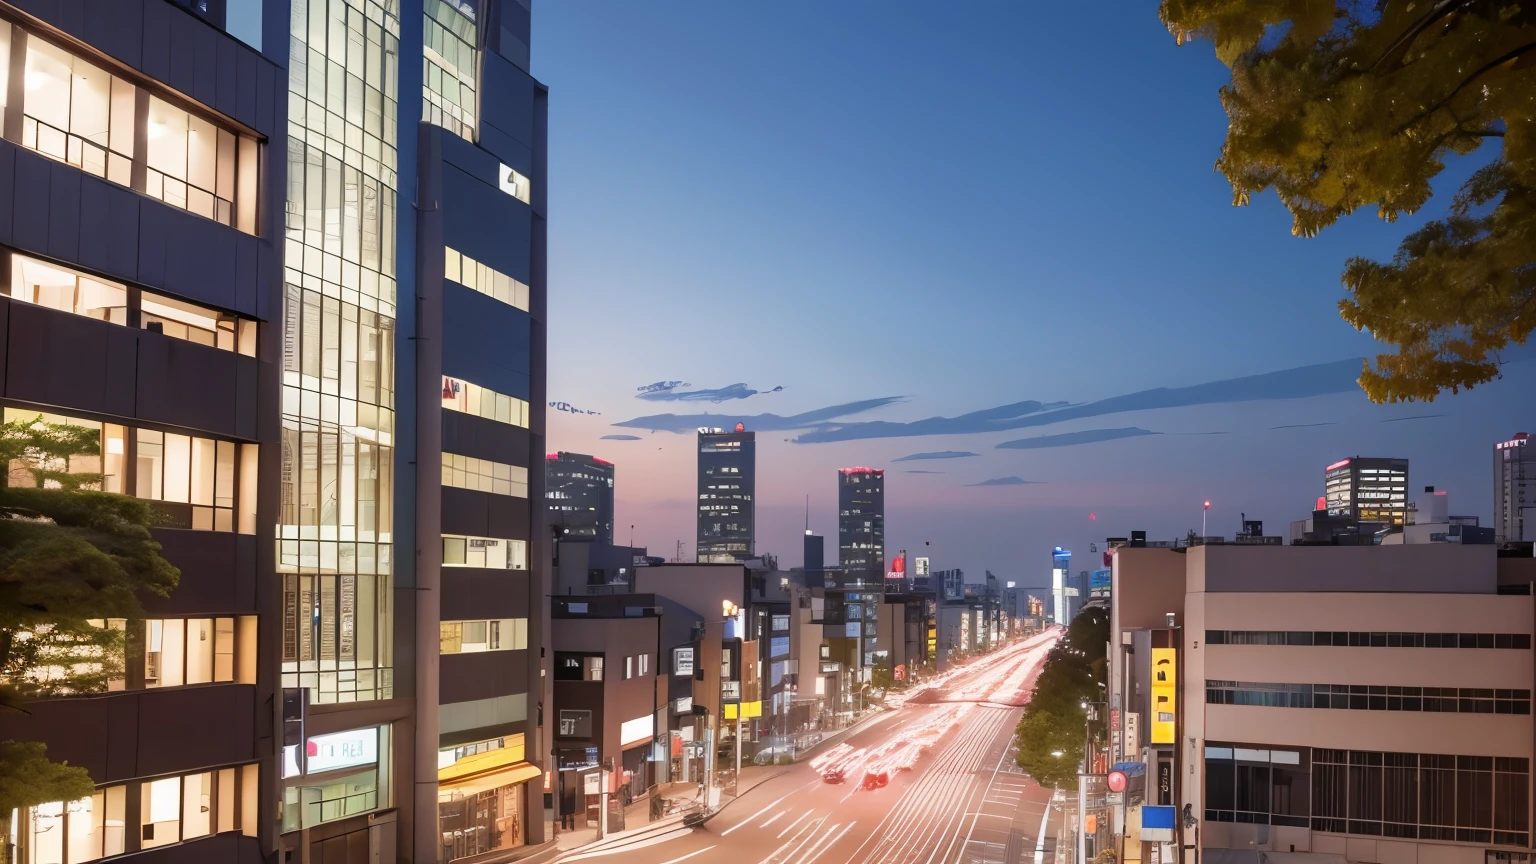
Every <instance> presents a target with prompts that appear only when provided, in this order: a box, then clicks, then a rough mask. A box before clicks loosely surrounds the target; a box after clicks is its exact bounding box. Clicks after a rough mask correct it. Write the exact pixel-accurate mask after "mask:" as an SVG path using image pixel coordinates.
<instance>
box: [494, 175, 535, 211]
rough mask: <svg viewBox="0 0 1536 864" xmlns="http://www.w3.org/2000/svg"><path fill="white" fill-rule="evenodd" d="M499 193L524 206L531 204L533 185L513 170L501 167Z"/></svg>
mask: <svg viewBox="0 0 1536 864" xmlns="http://www.w3.org/2000/svg"><path fill="white" fill-rule="evenodd" d="M501 191H503V192H505V193H507V194H508V195H511V196H512V197H513V198H516V199H517V200H519V201H521V202H523V203H524V204H531V203H533V183H532V181H530V180H529V179H528V178H527V177H524V176H523V175H522V174H520V173H518V171H517V170H516V169H514V168H508V167H507V166H505V165H503V166H501Z"/></svg>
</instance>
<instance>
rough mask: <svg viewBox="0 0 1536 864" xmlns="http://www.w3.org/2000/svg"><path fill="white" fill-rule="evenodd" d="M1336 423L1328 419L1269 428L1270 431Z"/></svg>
mask: <svg viewBox="0 0 1536 864" xmlns="http://www.w3.org/2000/svg"><path fill="white" fill-rule="evenodd" d="M1337 425H1339V424H1337V423H1335V422H1333V421H1331V420H1330V421H1328V422H1327V423H1291V424H1288V425H1285V426H1271V427H1269V428H1270V430H1271V431H1273V430H1275V429H1311V428H1312V427H1314V426H1337Z"/></svg>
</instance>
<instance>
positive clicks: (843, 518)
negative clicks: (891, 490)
mask: <svg viewBox="0 0 1536 864" xmlns="http://www.w3.org/2000/svg"><path fill="white" fill-rule="evenodd" d="M837 547H838V548H837V551H838V566H839V567H841V568H842V569H844V570H849V571H859V572H862V573H868V574H873V575H880V576H883V575H884V573H885V469H883V468H839V469H838V471H837Z"/></svg>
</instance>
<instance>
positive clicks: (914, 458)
mask: <svg viewBox="0 0 1536 864" xmlns="http://www.w3.org/2000/svg"><path fill="white" fill-rule="evenodd" d="M980 455H981V454H980V453H972V452H970V451H968V450H940V451H938V452H935V453H913V454H912V455H911V456H903V457H901V458H900V459H892V460H891V461H892V462H918V461H921V460H924V459H964V458H966V457H967V456H980Z"/></svg>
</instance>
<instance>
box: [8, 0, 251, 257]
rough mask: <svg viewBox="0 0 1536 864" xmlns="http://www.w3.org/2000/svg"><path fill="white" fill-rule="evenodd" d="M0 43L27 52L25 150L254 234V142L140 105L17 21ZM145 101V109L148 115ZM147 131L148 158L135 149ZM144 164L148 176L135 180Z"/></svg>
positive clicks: (113, 79)
mask: <svg viewBox="0 0 1536 864" xmlns="http://www.w3.org/2000/svg"><path fill="white" fill-rule="evenodd" d="M0 44H3V46H4V49H5V54H7V55H9V54H10V52H12V51H17V50H24V52H25V71H24V74H25V75H26V81H25V82H24V85H23V88H22V91H23V98H22V110H21V114H22V123H21V142H20V143H21V145H22V146H23V147H27V148H28V149H31V150H35V151H37V152H38V153H41V154H43V155H44V156H48V157H50V158H52V159H57V160H59V161H60V162H66V163H68V164H70V165H73V166H75V167H76V168H79V169H80V170H82V171H84V172H86V173H88V174H93V175H95V176H97V177H102V178H104V179H106V180H110V181H111V182H113V183H117V184H119V185H122V186H128V187H130V188H132V189H134V191H136V192H141V193H143V194H146V195H148V196H150V197H152V198H157V199H159V200H162V201H164V202H165V203H167V204H170V205H172V206H174V207H178V208H180V209H183V210H188V211H191V212H193V213H197V214H198V215H200V216H204V217H207V218H209V219H213V220H216V221H218V222H221V223H223V224H225V225H229V226H232V227H236V228H239V229H240V230H242V231H245V232H247V233H255V230H256V201H255V198H256V186H257V184H256V179H255V178H256V171H257V167H256V166H257V161H258V160H257V153H256V148H257V146H258V145H257V143H256V141H255V140H254V139H251V138H247V137H244V136H241V135H239V134H237V133H236V132H235V131H234V130H232V129H228V128H225V127H224V126H222V125H220V124H218V123H215V122H214V121H212V120H210V119H208V118H205V117H203V116H201V115H198V114H195V113H191V112H188V111H186V110H184V109H182V108H179V107H177V106H175V105H173V104H171V103H170V102H168V101H166V100H164V99H162V98H160V97H159V96H157V95H155V94H153V93H149V94H146V95H147V96H148V99H147V101H146V100H141V99H140V98H139V97H140V91H141V88H140V87H138V86H137V85H135V84H134V83H133V82H132V81H130V80H128V79H126V78H122V77H119V76H117V75H113V74H111V73H109V72H107V71H106V70H105V69H103V68H102V67H100V66H98V65H96V64H94V63H92V62H90V61H89V60H87V59H85V58H83V57H78V56H75V54H74V53H72V51H71V50H69V49H66V48H63V47H60V46H58V45H55V44H53V43H52V42H49V41H47V40H45V39H44V38H42V37H41V36H40V35H39V34H37V33H34V32H28V31H27V30H26V29H25V28H23V27H21V26H19V25H16V24H12V23H8V22H4V21H0ZM23 46H24V47H23ZM8 71H9V64H7V65H6V68H5V69H0V90H3V89H5V84H6V81H5V79H6V78H7V77H8V76H7V73H8ZM141 103H142V104H144V105H146V106H147V110H146V111H144V112H142V113H141V112H140V110H139V106H140V104H141ZM141 124H142V125H141ZM141 130H142V131H143V133H144V135H145V139H144V140H145V146H144V152H139V150H138V147H137V144H136V139H137V138H138V136H139V134H140V131H141ZM140 167H141V168H142V169H143V172H142V176H143V178H144V179H143V180H137V181H136V180H135V174H136V173H138V172H136V171H135V168H140ZM237 189H243V190H245V191H244V192H243V194H242V193H238V192H237ZM237 202H238V204H237Z"/></svg>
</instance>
